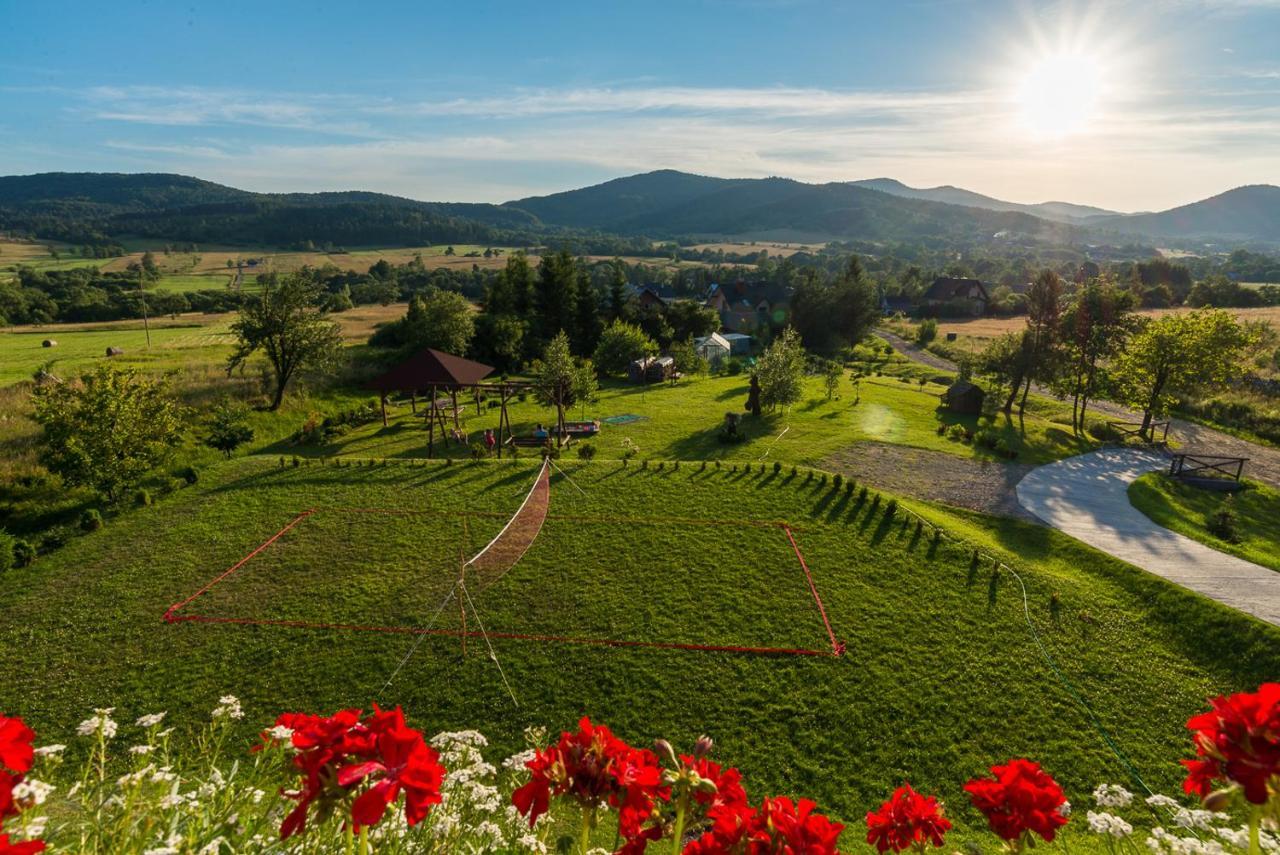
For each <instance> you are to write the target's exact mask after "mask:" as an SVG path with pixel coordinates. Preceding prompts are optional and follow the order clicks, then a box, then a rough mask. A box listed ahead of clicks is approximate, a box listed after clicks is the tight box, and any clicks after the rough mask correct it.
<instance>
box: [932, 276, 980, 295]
mask: <svg viewBox="0 0 1280 855" xmlns="http://www.w3.org/2000/svg"><path fill="white" fill-rule="evenodd" d="M975 286H976V287H977V288H978V291H979V292H980V293H981V294H982V299H984V300H986V299H989V295H988V294H987V289H986V286H984V285H983V284H982V283H981V282H979V281H978V280H977V279H962V278H959V277H954V276H939V277H938V278H937V279H935V280H933V284H932V285H930V286H929V290H928V291H926V292H924V297H925V299H926V300H956V299H964V298H966V297H968V296H969V290H970V289H971V288H973V287H975Z"/></svg>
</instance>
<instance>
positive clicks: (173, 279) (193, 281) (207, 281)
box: [148, 273, 258, 293]
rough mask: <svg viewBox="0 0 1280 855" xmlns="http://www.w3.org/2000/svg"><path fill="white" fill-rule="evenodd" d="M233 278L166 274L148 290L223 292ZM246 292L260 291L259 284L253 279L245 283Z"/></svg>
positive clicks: (224, 274) (229, 276)
mask: <svg viewBox="0 0 1280 855" xmlns="http://www.w3.org/2000/svg"><path fill="white" fill-rule="evenodd" d="M231 279H232V276H231V275H229V274H226V273H165V274H162V275H161V277H160V278H159V279H158V280H156V282H155V284H153V285H149V286H148V288H150V289H152V290H155V291H177V292H180V293H181V292H185V291H221V290H223V289H225V288H226V287H227V285H228V284H229V283H230V282H231ZM242 290H245V291H256V290H258V283H257V282H254V281H253V280H252V279H248V280H246V281H245V283H244V286H243V289H242Z"/></svg>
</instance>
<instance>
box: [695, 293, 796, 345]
mask: <svg viewBox="0 0 1280 855" xmlns="http://www.w3.org/2000/svg"><path fill="white" fill-rule="evenodd" d="M704 305H706V306H707V307H708V308H711V309H715V310H716V311H717V312H718V313H719V314H720V327H721V330H722V331H728V332H737V333H746V334H753V333H756V332H760V331H763V330H769V329H780V328H782V327H784V326H786V324H787V321H788V320H790V318H791V294H790V292H789V291H788V290H787V289H786V288H784V287H782V286H781V285H768V284H761V285H754V284H748V283H746V282H741V281H740V282H736V283H734V284H732V285H712V286H711V289H710V291H709V292H708V293H707V299H706V302H705V304H704Z"/></svg>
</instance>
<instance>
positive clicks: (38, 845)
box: [0, 834, 44, 855]
mask: <svg viewBox="0 0 1280 855" xmlns="http://www.w3.org/2000/svg"><path fill="white" fill-rule="evenodd" d="M43 851H44V841H43V840H26V841H23V842H22V843H10V842H9V835H7V834H0V855H34V853H36V852H43Z"/></svg>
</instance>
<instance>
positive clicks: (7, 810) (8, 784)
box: [0, 770, 22, 825]
mask: <svg viewBox="0 0 1280 855" xmlns="http://www.w3.org/2000/svg"><path fill="white" fill-rule="evenodd" d="M21 780H22V776H21V775H10V774H8V773H7V772H5V771H3V770H0V825H3V824H4V821H5V819H7V818H8V817H11V816H17V815H18V808H17V807H16V806H15V805H14V803H13V788H14V785H15V784H17V783H18V782H19V781H21Z"/></svg>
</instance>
